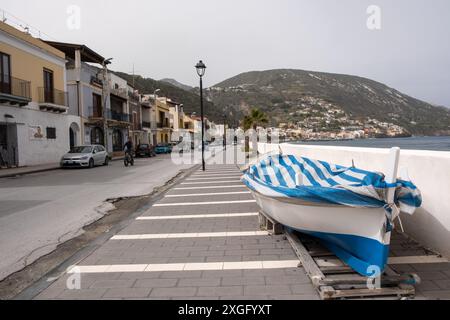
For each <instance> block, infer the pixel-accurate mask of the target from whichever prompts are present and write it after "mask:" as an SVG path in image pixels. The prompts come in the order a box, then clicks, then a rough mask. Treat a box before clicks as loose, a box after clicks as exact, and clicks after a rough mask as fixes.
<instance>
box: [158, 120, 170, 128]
mask: <svg viewBox="0 0 450 320" xmlns="http://www.w3.org/2000/svg"><path fill="white" fill-rule="evenodd" d="M157 127H158V129H163V128H170V124H169V119H165V120H164V121H162V122H158V124H157Z"/></svg>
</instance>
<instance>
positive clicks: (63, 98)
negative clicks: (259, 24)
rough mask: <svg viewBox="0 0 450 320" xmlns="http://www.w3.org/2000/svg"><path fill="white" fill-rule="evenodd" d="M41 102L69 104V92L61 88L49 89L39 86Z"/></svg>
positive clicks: (60, 104)
mask: <svg viewBox="0 0 450 320" xmlns="http://www.w3.org/2000/svg"><path fill="white" fill-rule="evenodd" d="M38 92H39V97H38V98H39V100H38V102H39V103H51V104H55V105H59V106H65V107H67V106H68V103H67V101H68V99H67V92H65V91H61V90H56V89H53V90H48V89H47V88H42V87H41V88H38Z"/></svg>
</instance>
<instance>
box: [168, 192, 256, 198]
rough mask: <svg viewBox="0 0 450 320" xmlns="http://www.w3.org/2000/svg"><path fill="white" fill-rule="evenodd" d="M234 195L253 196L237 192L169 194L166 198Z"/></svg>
mask: <svg viewBox="0 0 450 320" xmlns="http://www.w3.org/2000/svg"><path fill="white" fill-rule="evenodd" d="M233 194H251V192H250V191H236V192H215V193H191V194H169V195H166V196H165V198H180V197H181V198H182V197H200V196H226V195H233Z"/></svg>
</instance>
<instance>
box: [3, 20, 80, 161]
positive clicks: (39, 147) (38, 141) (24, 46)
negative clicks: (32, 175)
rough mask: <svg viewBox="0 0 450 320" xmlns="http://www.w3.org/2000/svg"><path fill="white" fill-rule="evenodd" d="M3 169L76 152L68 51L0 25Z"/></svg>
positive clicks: (6, 25) (59, 157) (56, 158)
mask: <svg viewBox="0 0 450 320" xmlns="http://www.w3.org/2000/svg"><path fill="white" fill-rule="evenodd" d="M0 60H1V61H0V62H1V63H0V65H1V67H0V154H1V157H0V166H1V165H5V164H6V165H8V166H32V165H40V164H50V163H57V162H59V161H60V159H61V157H62V155H64V154H65V153H66V152H67V151H68V150H69V148H70V144H69V140H70V137H69V133H70V127H71V126H79V120H78V118H77V117H72V116H71V115H70V114H68V112H67V111H68V109H69V103H68V97H67V92H66V69H65V62H66V57H65V54H64V52H62V51H60V50H57V49H56V48H54V47H52V46H50V45H48V44H47V43H45V42H43V41H41V40H39V39H36V38H33V37H32V36H31V35H29V34H27V33H24V32H22V31H19V30H17V29H15V28H14V27H12V26H9V25H8V24H6V23H3V22H0Z"/></svg>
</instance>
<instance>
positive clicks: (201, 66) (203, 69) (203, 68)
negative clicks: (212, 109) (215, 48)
mask: <svg viewBox="0 0 450 320" xmlns="http://www.w3.org/2000/svg"><path fill="white" fill-rule="evenodd" d="M195 68H196V69H197V74H198V76H199V77H200V110H201V118H202V168H203V171H206V164H205V115H204V113H203V76H204V75H205V72H206V65H205V64H204V63H203V61H202V60H200V61H199V62H198V63H197V65H196V66H195Z"/></svg>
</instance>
